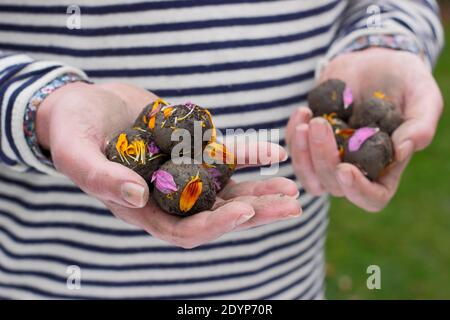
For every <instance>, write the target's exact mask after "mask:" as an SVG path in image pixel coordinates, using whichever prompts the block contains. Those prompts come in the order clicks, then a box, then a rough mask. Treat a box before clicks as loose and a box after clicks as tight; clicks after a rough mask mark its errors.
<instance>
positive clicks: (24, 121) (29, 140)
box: [12, 66, 87, 176]
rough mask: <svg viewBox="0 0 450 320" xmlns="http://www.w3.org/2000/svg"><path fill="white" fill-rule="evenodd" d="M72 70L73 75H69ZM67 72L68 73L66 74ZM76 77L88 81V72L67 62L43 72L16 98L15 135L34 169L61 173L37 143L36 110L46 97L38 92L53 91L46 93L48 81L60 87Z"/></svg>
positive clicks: (22, 153)
mask: <svg viewBox="0 0 450 320" xmlns="http://www.w3.org/2000/svg"><path fill="white" fill-rule="evenodd" d="M71 74H72V76H68V75H71ZM64 76H67V77H66V78H65V77H64ZM61 77H62V78H64V79H66V80H69V81H68V82H64V83H63V82H58V79H60V78H61ZM76 77H78V78H79V79H80V80H77V81H87V75H86V74H85V73H84V72H82V71H81V70H78V69H76V68H72V67H67V66H63V67H59V68H57V69H55V70H53V71H51V72H49V73H47V74H46V75H44V76H43V77H42V78H41V79H40V81H39V82H38V83H37V82H36V83H34V84H33V85H32V86H29V87H28V88H26V89H25V90H23V91H22V92H21V93H20V95H19V96H18V97H17V99H16V103H15V108H14V110H13V121H12V125H13V127H12V134H13V139H14V141H15V144H16V147H17V149H18V151H19V152H20V154H21V156H22V158H23V161H24V162H25V164H26V165H27V166H28V167H29V168H31V170H37V171H38V172H42V173H46V174H49V175H53V176H60V175H61V174H60V173H58V172H57V171H56V169H55V168H54V167H53V164H52V163H51V161H50V158H49V157H47V159H45V158H46V157H45V152H43V150H42V149H41V148H40V147H39V145H38V144H37V139H36V131H35V120H36V110H37V108H38V107H39V104H40V103H41V102H42V101H43V99H44V98H39V96H42V95H43V96H47V95H49V94H50V91H48V92H47V93H46V91H47V89H49V88H48V87H47V86H48V85H50V86H51V84H53V85H54V84H55V83H58V85H59V87H61V86H62V85H64V84H67V83H69V82H70V80H75V79H76ZM54 81H56V82H54ZM54 90H56V88H55V89H54ZM54 90H53V91H54ZM19 126H20V127H19Z"/></svg>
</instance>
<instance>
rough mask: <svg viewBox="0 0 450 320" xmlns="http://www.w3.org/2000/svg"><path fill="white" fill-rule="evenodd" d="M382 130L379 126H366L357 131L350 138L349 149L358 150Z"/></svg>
mask: <svg viewBox="0 0 450 320" xmlns="http://www.w3.org/2000/svg"><path fill="white" fill-rule="evenodd" d="M379 131H380V129H379V128H371V127H364V128H360V129H358V130H356V131H355V133H354V134H353V135H352V136H351V138H350V139H349V140H348V149H349V150H350V151H351V152H354V151H358V150H359V149H360V148H361V146H362V145H363V144H364V142H366V140H367V139H370V138H371V137H373V136H374V135H375V134H377V133H378V132H379Z"/></svg>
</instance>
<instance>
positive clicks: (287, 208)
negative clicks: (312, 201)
mask: <svg viewBox="0 0 450 320" xmlns="http://www.w3.org/2000/svg"><path fill="white" fill-rule="evenodd" d="M235 200H236V201H239V202H245V203H248V204H249V205H251V206H252V207H253V209H254V211H255V215H254V216H253V217H252V218H251V219H250V220H248V221H247V222H245V223H243V224H241V225H239V226H238V227H237V229H238V230H241V229H247V228H252V227H256V226H260V225H264V224H269V223H273V222H276V221H280V220H286V219H292V218H297V217H299V216H300V215H301V212H302V209H301V206H300V202H299V201H298V200H296V199H293V198H291V197H287V196H285V195H281V194H279V195H274V194H271V195H264V196H259V197H255V196H244V197H237V198H235Z"/></svg>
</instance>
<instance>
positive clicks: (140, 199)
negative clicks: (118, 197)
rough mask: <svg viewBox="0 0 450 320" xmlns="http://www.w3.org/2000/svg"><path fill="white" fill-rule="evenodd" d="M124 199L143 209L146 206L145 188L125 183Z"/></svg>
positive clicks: (123, 189) (123, 186) (122, 191)
mask: <svg viewBox="0 0 450 320" xmlns="http://www.w3.org/2000/svg"><path fill="white" fill-rule="evenodd" d="M121 193H122V198H123V200H125V201H126V202H128V203H129V204H131V205H132V206H135V207H137V208H142V207H143V206H145V199H144V194H145V188H144V187H143V186H141V185H139V184H137V183H132V182H125V183H124V184H122V186H121Z"/></svg>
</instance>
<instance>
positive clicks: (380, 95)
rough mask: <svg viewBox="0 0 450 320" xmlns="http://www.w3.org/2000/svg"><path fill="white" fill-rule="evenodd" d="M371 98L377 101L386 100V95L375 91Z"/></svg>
mask: <svg viewBox="0 0 450 320" xmlns="http://www.w3.org/2000/svg"><path fill="white" fill-rule="evenodd" d="M373 96H374V97H375V98H378V99H381V100H384V99H386V95H385V94H384V93H383V92H381V91H375V92H374V93H373Z"/></svg>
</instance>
